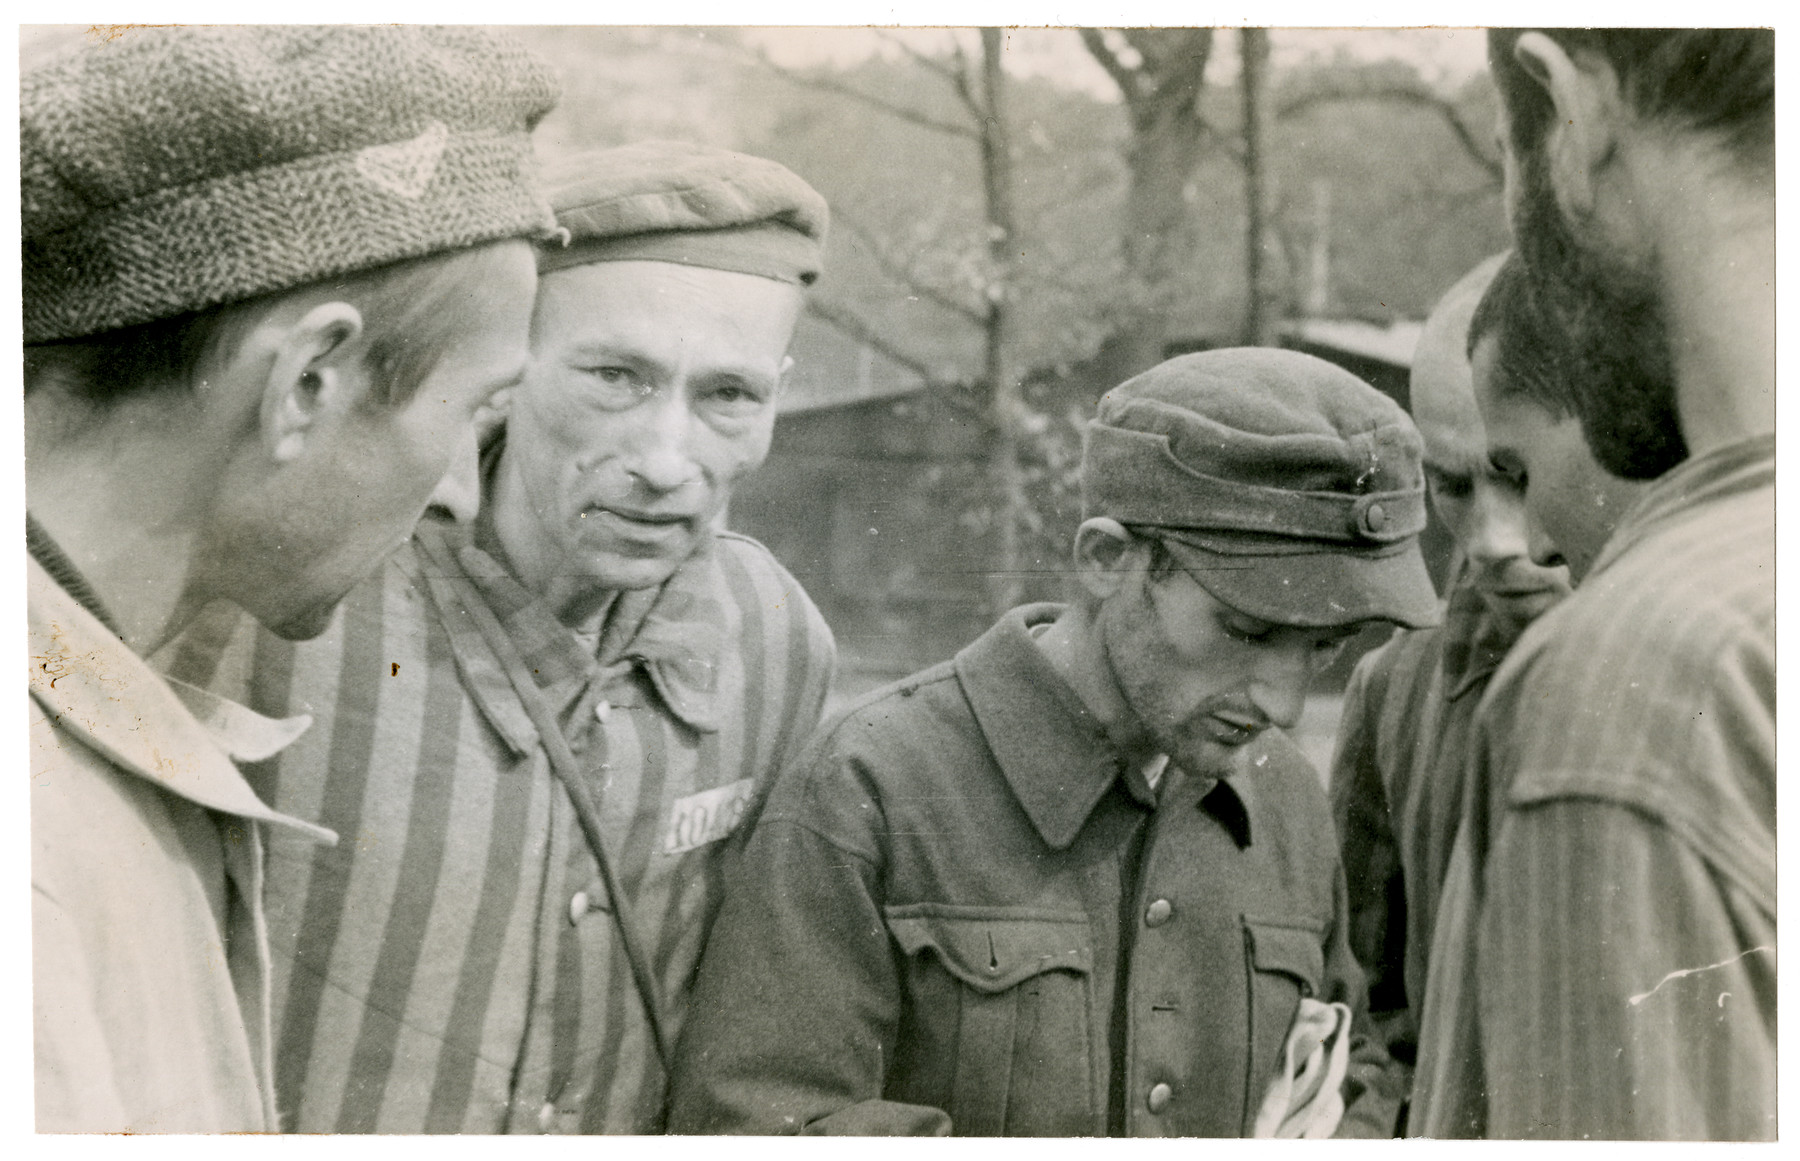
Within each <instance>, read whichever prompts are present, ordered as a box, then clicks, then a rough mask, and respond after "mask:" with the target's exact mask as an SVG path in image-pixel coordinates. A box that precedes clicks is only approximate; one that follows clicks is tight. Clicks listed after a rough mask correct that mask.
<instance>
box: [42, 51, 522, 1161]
mask: <svg viewBox="0 0 1800 1161" xmlns="http://www.w3.org/2000/svg"><path fill="white" fill-rule="evenodd" d="M554 92H555V89H554V84H553V82H552V80H551V78H550V76H549V75H548V74H547V73H546V72H545V71H544V70H543V69H542V67H541V66H540V65H539V64H538V63H537V62H536V61H535V60H534V59H533V58H532V57H530V56H529V55H528V54H526V53H525V52H524V51H523V50H522V49H520V48H519V47H518V46H516V45H514V44H512V43H511V42H509V41H506V40H503V39H497V38H495V37H494V36H492V35H490V34H486V33H481V32H475V31H470V30H445V29H416V28H415V29H396V28H379V29H377V28H364V29H347V28H336V29H332V28H228V29H208V28H164V29H134V30H128V31H126V32H124V33H122V34H120V35H118V36H116V37H114V38H112V39H109V40H89V41H86V42H84V43H82V44H80V45H76V46H72V47H71V49H70V50H69V51H67V52H65V53H62V54H61V55H59V56H57V57H56V58H54V59H52V60H50V61H48V62H46V63H44V64H43V65H42V66H41V67H38V68H35V69H30V70H27V71H26V73H25V75H24V76H23V78H22V80H21V85H20V137H21V149H20V169H21V183H20V186H21V189H20V194H21V203H22V215H21V216H22V219H23V227H24V237H23V298H24V332H25V343H26V346H25V441H26V448H27V456H26V496H27V506H28V512H29V514H28V516H27V519H26V540H27V545H28V547H29V550H30V553H31V562H30V564H29V566H28V570H29V571H28V578H27V591H28V594H29V597H28V600H29V614H30V634H31V665H30V680H31V693H30V697H31V702H30V705H31V746H32V755H31V774H32V777H31V822H32V836H31V837H32V958H33V1011H34V1017H35V1031H36V1107H37V1127H38V1128H39V1129H40V1130H42V1131H60V1132H68V1131H107V1132H132V1133H144V1132H172V1131H179V1132H224V1131H234V1132H235V1131H268V1130H273V1129H274V1128H276V1113H275V1110H276V1107H277V1105H276V1100H275V1096H274V1094H273V1092H272V1091H271V1069H270V1067H269V1055H268V1045H269V1024H268V1011H269V990H268V980H269V958H270V957H269V946H268V937H267V932H268V924H267V921H266V919H265V916H264V911H263V900H262V891H263V883H264V882H265V876H264V866H263V842H264V834H263V824H265V823H267V824H274V830H273V832H272V833H279V834H283V835H286V836H289V837H290V838H291V841H293V842H295V843H297V844H306V845H312V844H314V843H316V842H318V841H319V840H321V839H323V840H326V841H329V840H331V838H332V835H331V833H330V832H329V831H327V830H325V829H323V828H321V827H318V826H315V825H312V823H311V822H303V821H301V818H306V817H310V815H309V814H308V812H306V811H301V812H299V813H298V814H294V813H292V812H286V811H277V810H274V809H271V808H270V806H269V805H267V792H266V787H257V788H253V787H252V785H251V783H250V782H248V781H246V779H245V777H244V775H243V774H241V773H240V772H239V771H238V769H237V768H236V767H235V766H234V765H233V761H234V760H238V761H250V762H253V761H257V760H260V759H265V758H268V757H269V756H270V755H272V754H273V753H275V752H276V751H277V750H279V749H280V748H281V747H282V746H283V745H285V744H287V743H288V742H289V741H291V740H292V739H293V737H294V736H295V734H296V733H298V732H299V731H300V730H303V729H305V727H306V721H305V719H304V718H303V717H302V718H296V719H290V720H287V721H273V720H269V719H267V718H264V717H262V716H259V715H258V714H255V713H251V712H249V711H247V710H245V709H244V708H243V707H242V706H240V705H236V704H233V703H231V702H227V701H224V700H222V699H220V698H218V697H214V696H210V695H208V694H206V693H204V692H202V691H201V690H198V689H195V688H192V687H190V686H187V685H184V684H182V683H180V682H165V681H164V680H163V679H162V678H160V677H158V676H157V675H156V674H155V673H153V672H152V671H151V670H150V669H149V668H148V667H147V666H146V665H145V663H144V661H143V660H142V659H141V658H142V657H145V656H148V655H149V654H150V653H151V652H152V651H154V650H156V649H157V648H158V646H159V645H161V644H162V643H163V642H165V641H168V640H169V639H170V638H172V637H173V636H174V635H175V634H177V633H178V632H179V631H180V630H181V629H182V628H183V626H184V625H186V624H188V623H189V622H190V621H191V620H192V619H193V618H194V616H195V614H196V612H197V611H198V610H200V609H201V608H202V607H203V606H204V605H206V604H207V603H208V602H210V601H214V600H224V601H229V602H234V603H236V604H237V605H239V606H241V607H243V608H244V609H247V610H249V611H250V613H251V614H253V615H254V616H255V617H256V618H258V619H259V620H261V621H262V622H263V623H265V624H267V625H268V626H270V628H271V629H273V630H274V631H275V633H277V634H279V635H280V637H283V638H300V637H305V636H308V635H310V634H312V633H315V632H317V631H318V630H319V629H321V628H323V626H324V625H325V623H326V621H327V619H328V618H329V616H330V614H331V610H332V607H333V606H334V605H335V604H336V603H337V601H338V600H339V598H340V597H341V596H342V595H343V593H344V592H345V591H346V590H347V589H349V588H350V587H351V586H352V585H354V584H355V583H356V582H357V581H358V580H359V579H360V578H361V577H362V576H363V575H364V574H365V573H367V572H368V571H369V570H371V569H373V568H374V567H376V565H377V564H379V562H380V561H381V559H382V557H383V556H384V555H386V553H388V552H389V551H390V550H391V549H392V548H393V546H394V545H395V544H397V543H399V542H400V541H401V540H403V539H404V538H405V537H406V536H407V534H408V532H409V530H410V529H411V527H412V525H413V523H414V522H415V521H416V520H417V519H418V516H419V513H420V512H421V511H422V510H423V509H424V507H425V505H426V502H427V498H428V497H429V496H430V495H432V493H433V489H434V488H436V489H437V493H436V494H437V496H438V497H439V499H440V500H441V501H442V502H444V503H447V504H449V505H451V506H453V507H457V508H460V509H462V510H464V511H465V512H472V508H471V506H472V504H473V502H474V495H473V492H472V490H471V489H470V487H469V484H470V483H471V482H472V481H473V478H474V470H475V439H474V431H473V426H472V422H471V421H472V417H473V415H474V413H475V411H476V409H477V408H478V407H480V406H481V405H482V404H483V403H484V402H485V401H486V400H487V399H488V397H489V396H490V395H492V394H493V393H494V392H495V391H496V390H497V389H498V388H500V387H502V386H504V385H506V384H508V383H510V382H512V381H514V380H516V379H517V378H518V376H519V374H520V373H521V372H522V371H523V369H524V366H525V360H526V355H527V353H528V346H527V343H528V338H529V329H528V328H529V320H530V310H531V302H532V296H533V294H534V291H535V282H534V277H533V274H534V272H533V269H532V265H533V263H532V250H531V247H530V245H529V244H528V242H527V241H526V240H525V239H527V238H531V237H541V236H543V235H544V234H545V233H546V232H547V231H548V230H549V229H550V227H551V219H550V212H549V207H548V206H546V205H545V204H544V203H543V201H542V199H541V198H540V196H539V195H538V193H537V191H536V190H535V188H534V187H533V186H532V185H531V183H530V182H529V181H527V180H526V177H525V173H526V168H527V166H528V164H529V157H530V142H529V138H528V136H527V134H528V132H529V129H530V127H531V126H532V125H533V124H535V122H536V121H537V119H538V118H539V117H541V116H542V115H543V114H544V113H545V112H546V111H547V110H548V109H549V108H550V106H551V104H552V102H553V100H554ZM259 794H261V795H262V796H261V797H259Z"/></svg>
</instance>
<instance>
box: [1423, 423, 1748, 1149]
mask: <svg viewBox="0 0 1800 1161" xmlns="http://www.w3.org/2000/svg"><path fill="white" fill-rule="evenodd" d="M1774 482H1775V443H1774V437H1773V436H1772V435H1771V436H1766V437H1762V438H1759V439H1753V440H1748V441H1745V442H1743V443H1740V444H1737V445H1734V446H1731V447H1727V448H1722V449H1719V450H1718V451H1715V452H1711V453H1708V454H1707V455H1704V456H1701V457H1698V458H1696V459H1693V460H1690V461H1689V462H1688V463H1686V464H1683V465H1682V466H1680V467H1678V468H1676V469H1675V470H1674V471H1673V472H1671V473H1669V474H1668V475H1667V476H1664V477H1663V478H1662V479H1661V480H1659V481H1657V482H1656V483H1655V484H1654V485H1652V486H1651V488H1650V489H1649V490H1648V491H1646V492H1645V494H1644V496H1643V497H1642V499H1640V501H1639V502H1638V505H1637V506H1636V507H1635V508H1634V509H1633V510H1632V512H1631V513H1630V514H1629V515H1628V516H1627V517H1626V520H1625V522H1624V524H1622V525H1621V526H1620V527H1619V529H1618V531H1617V532H1615V533H1614V536H1613V539H1612V541H1611V543H1609V545H1608V546H1607V549H1606V551H1605V553H1604V554H1603V555H1602V557H1601V558H1600V561H1599V562H1598V563H1597V565H1596V566H1595V569H1594V572H1593V573H1592V574H1591V575H1590V576H1589V577H1588V579H1587V580H1586V582H1585V583H1584V584H1583V585H1582V587H1581V589H1580V590H1579V591H1578V592H1577V593H1576V594H1575V595H1574V596H1573V597H1572V598H1570V599H1569V600H1568V601H1566V602H1564V603H1563V605H1561V606H1560V607H1558V608H1557V609H1554V610H1552V611H1551V612H1550V613H1548V614H1546V615H1545V616H1544V617H1543V618H1541V619H1540V620H1539V621H1538V622H1537V623H1536V624H1535V625H1533V626H1532V627H1531V628H1530V629H1529V630H1527V631H1526V633H1525V635H1524V636H1523V637H1522V638H1521V639H1520V641H1519V645H1518V647H1517V648H1516V649H1515V650H1514V651H1513V653H1512V654H1511V655H1510V656H1509V657H1508V659H1507V661H1506V663H1505V664H1504V665H1503V666H1502V667H1501V669H1500V672H1499V673H1498V674H1496V675H1495V677H1494V681H1493V685H1492V686H1491V687H1490V689H1489V692H1488V695H1487V699H1486V700H1485V701H1484V702H1483V703H1482V706H1481V709H1480V711H1479V713H1478V719H1479V720H1478V723H1477V727H1476V728H1477V735H1476V740H1475V749H1474V766H1473V767H1472V770H1471V781H1470V794H1469V796H1468V797H1467V799H1466V800H1465V813H1464V822H1463V827H1462V831H1461V833H1460V834H1459V835H1458V838H1457V843H1456V848H1455V850H1454V852H1453V854H1452V858H1451V869H1450V871H1449V873H1448V875H1447V878H1446V883H1445V889H1444V894H1443V897H1442V899H1441V900H1440V906H1439V912H1438V916H1439V918H1438V925H1437V932H1436V938H1435V939H1434V942H1433V945H1432V953H1431V955H1432V972H1431V976H1430V978H1429V981H1428V983H1427V990H1426V998H1425V1013H1424V1028H1423V1031H1422V1033H1421V1044H1420V1058H1419V1068H1418V1073H1417V1076H1416V1079H1415V1087H1414V1116H1413V1121H1412V1127H1413V1128H1414V1129H1415V1130H1416V1131H1418V1132H1421V1133H1423V1134H1425V1135H1427V1136H1432V1137H1450V1136H1483V1135H1485V1136H1489V1137H1505V1138H1516V1137H1554V1138H1601V1139H1711V1140H1746V1139H1766V1138H1773V1137H1774V1136H1775V1131H1776V1119H1775V1118H1776V1106H1775V1032H1776V1029H1775V985H1776V981H1775V637H1774V617H1775V527H1774V515H1775V490H1774Z"/></svg>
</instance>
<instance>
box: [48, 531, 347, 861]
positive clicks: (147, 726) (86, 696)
mask: <svg viewBox="0 0 1800 1161" xmlns="http://www.w3.org/2000/svg"><path fill="white" fill-rule="evenodd" d="M26 567H27V577H26V592H27V608H28V616H29V621H30V637H31V696H32V697H33V698H34V699H35V700H36V701H37V702H38V704H39V705H41V706H42V707H43V708H44V710H45V711H46V712H47V713H48V714H49V715H50V716H51V718H52V720H53V721H54V722H55V724H56V727H57V729H59V730H62V731H63V732H65V733H68V734H71V735H73V736H74V737H76V738H78V739H80V740H81V742H82V743H84V744H85V745H87V746H89V747H91V748H92V749H94V750H95V751H97V752H98V753H100V754H101V755H102V756H104V757H105V758H106V759H108V760H109V761H111V762H112V763H113V764H114V765H115V766H117V767H119V768H120V769H123V770H128V771H130V772H131V773H133V774H136V775H137V776H138V777H140V778H143V779H145V780H147V781H150V782H154V783H156V784H157V785H158V786H160V787H161V788H162V789H164V790H166V791H168V792H169V793H171V794H175V795H179V796H180V797H182V798H185V799H187V800H188V801H190V802H193V803H196V804H197V805H200V806H204V807H206V808H207V809H209V810H218V811H223V812H224V813H227V814H235V815H239V816H241V817H244V818H253V819H257V820H260V821H262V822H269V823H275V824H277V825H280V826H286V827H290V828H292V829H294V830H297V831H300V832H301V833H303V834H306V835H310V836H311V837H313V838H316V839H319V840H321V841H323V842H327V843H335V842H336V841H337V836H336V835H335V834H333V833H332V832H331V831H329V830H326V829H325V828H324V827H321V826H315V825H313V824H312V823H309V822H302V821H301V820H300V819H297V818H293V817H290V816H289V815H285V814H281V813H278V812H277V811H275V810H273V809H272V808H270V807H269V806H268V805H267V804H265V803H264V802H263V801H262V800H261V799H260V798H258V797H257V796H256V792H255V791H254V790H252V789H251V788H250V784H249V783H248V782H246V781H244V776H243V774H242V773H241V772H239V770H238V768H237V766H235V765H234V764H233V759H236V760H237V761H242V762H257V761H261V760H263V759H265V758H269V757H273V756H274V755H275V754H276V753H278V752H280V751H281V750H282V749H283V748H284V747H286V746H287V745H288V744H289V743H290V742H292V741H293V740H294V739H295V738H297V737H299V736H300V735H301V733H303V732H304V731H305V730H306V728H307V727H308V726H310V725H311V724H312V718H311V717H309V716H306V715H304V714H303V715H300V716H298V717H292V718H285V719H281V720H276V719H274V718H266V717H263V716H262V715H261V714H259V713H255V712H253V711H251V710H249V709H246V708H244V707H243V706H241V705H238V704H237V703H236V702H232V701H227V700H225V699H224V698H222V697H218V696H216V695H214V694H210V693H207V692H206V691H205V690H202V689H198V688H196V687H194V686H191V685H187V684H186V683H184V682H178V681H173V680H170V679H168V678H165V677H162V676H160V675H158V674H157V673H156V672H155V671H154V670H152V669H151V668H150V667H149V666H148V665H146V664H145V663H144V660H143V659H142V658H141V657H139V656H138V655H137V654H135V653H133V652H132V651H131V649H130V648H129V647H127V646H126V644H125V643H124V642H123V641H121V640H119V638H118V637H117V636H116V635H114V634H113V633H112V631H111V630H109V629H108V628H107V627H106V626H105V625H103V624H101V622H100V620H99V619H98V618H97V617H95V616H94V615H93V614H92V613H90V612H89V611H88V610H87V609H85V608H83V607H82V605H81V603H80V602H78V601H77V600H75V598H74V597H72V596H70V595H69V594H68V593H67V592H65V591H64V590H63V589H62V587H61V586H60V585H58V584H57V583H56V581H55V580H54V579H53V578H52V577H51V576H50V574H49V572H47V571H46V570H45V569H44V567H43V566H42V565H41V564H39V563H38V562H37V561H36V560H35V559H33V560H31V561H29V562H27V566H26Z"/></svg>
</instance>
